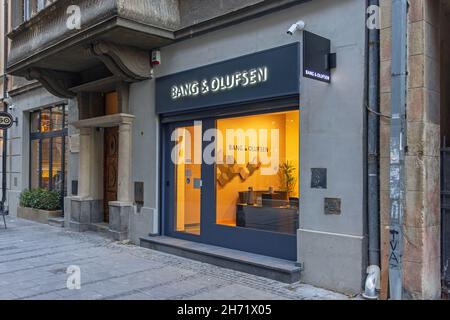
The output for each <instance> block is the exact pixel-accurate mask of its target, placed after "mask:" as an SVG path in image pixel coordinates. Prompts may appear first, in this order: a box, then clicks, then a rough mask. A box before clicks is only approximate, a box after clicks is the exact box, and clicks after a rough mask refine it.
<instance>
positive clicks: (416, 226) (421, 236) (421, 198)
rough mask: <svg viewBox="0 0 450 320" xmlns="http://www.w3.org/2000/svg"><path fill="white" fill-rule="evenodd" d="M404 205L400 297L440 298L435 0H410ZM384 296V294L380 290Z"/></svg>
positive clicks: (386, 110)
mask: <svg viewBox="0 0 450 320" xmlns="http://www.w3.org/2000/svg"><path fill="white" fill-rule="evenodd" d="M409 3H410V9H409V16H408V91H407V96H408V100H407V119H408V121H407V145H408V150H407V154H406V210H405V213H404V214H405V216H404V238H403V242H404V255H403V286H404V293H405V298H414V299H436V298H439V297H440V274H441V273H440V182H439V180H440V148H439V147H440V115H439V111H440V72H439V71H440V41H439V4H440V2H439V1H437V0H410V1H409ZM381 4H382V30H381V83H380V86H381V89H380V92H381V111H382V113H383V114H388V115H389V114H390V108H391V12H390V5H391V1H390V0H382V1H381ZM389 123H390V122H389V119H386V118H381V128H380V130H381V132H380V136H381V137H380V138H381V141H380V143H381V177H380V179H381V188H380V190H381V230H382V258H383V259H382V269H383V272H382V283H383V292H384V293H385V292H387V283H388V282H387V281H388V279H387V272H388V256H389V230H388V226H389V212H390V200H389V172H390V170H389V162H390V158H389V156H390V152H389V140H390V128H389ZM384 297H386V296H385V295H384Z"/></svg>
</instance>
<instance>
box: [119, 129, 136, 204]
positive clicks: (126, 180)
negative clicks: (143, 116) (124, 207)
mask: <svg viewBox="0 0 450 320" xmlns="http://www.w3.org/2000/svg"><path fill="white" fill-rule="evenodd" d="M131 129H132V125H131V123H122V124H121V125H120V126H119V164H118V186H117V201H119V202H125V203H130V202H132V197H131V147H132V145H131V144H132V140H131V134H132V130H131Z"/></svg>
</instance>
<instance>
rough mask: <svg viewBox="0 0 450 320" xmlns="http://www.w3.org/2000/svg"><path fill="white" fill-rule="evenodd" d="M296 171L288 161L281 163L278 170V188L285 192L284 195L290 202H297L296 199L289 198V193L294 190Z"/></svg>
mask: <svg viewBox="0 0 450 320" xmlns="http://www.w3.org/2000/svg"><path fill="white" fill-rule="evenodd" d="M296 171H297V169H296V167H295V165H294V164H293V163H292V162H289V161H286V162H283V163H281V165H280V170H279V171H278V176H279V179H280V190H281V191H282V192H286V197H287V199H289V200H290V202H291V203H293V202H296V201H297V202H298V200H297V199H294V198H291V194H292V193H293V192H294V191H295V186H296V185H297V176H296Z"/></svg>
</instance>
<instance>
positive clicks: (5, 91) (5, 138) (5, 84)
mask: <svg viewBox="0 0 450 320" xmlns="http://www.w3.org/2000/svg"><path fill="white" fill-rule="evenodd" d="M3 18H4V19H3V20H4V33H5V37H4V39H3V44H4V45H3V49H4V50H3V51H4V52H3V98H4V99H5V98H6V96H7V94H8V76H7V75H6V64H7V63H8V59H7V55H8V38H7V37H6V33H7V32H8V27H9V22H8V0H5V1H4V8H3ZM3 108H4V110H3V111H5V112H8V106H7V104H6V103H3ZM7 141H8V130H3V153H2V202H1V207H0V209H1V210H2V211H3V210H4V209H5V203H6V187H7V185H6V157H7V147H8V146H7V144H8V143H7Z"/></svg>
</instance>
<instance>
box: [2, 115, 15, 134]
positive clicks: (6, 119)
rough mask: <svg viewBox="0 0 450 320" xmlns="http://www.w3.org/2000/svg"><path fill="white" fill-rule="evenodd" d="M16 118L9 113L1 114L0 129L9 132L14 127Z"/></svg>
mask: <svg viewBox="0 0 450 320" xmlns="http://www.w3.org/2000/svg"><path fill="white" fill-rule="evenodd" d="M13 123H14V118H13V116H12V115H11V114H9V113H8V112H0V129H1V130H7V129H9V128H11V127H12V125H13Z"/></svg>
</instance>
